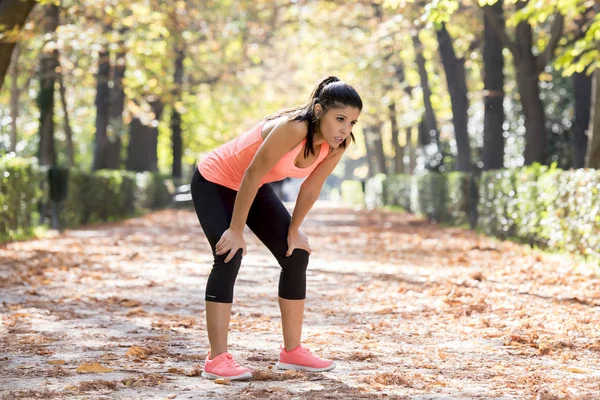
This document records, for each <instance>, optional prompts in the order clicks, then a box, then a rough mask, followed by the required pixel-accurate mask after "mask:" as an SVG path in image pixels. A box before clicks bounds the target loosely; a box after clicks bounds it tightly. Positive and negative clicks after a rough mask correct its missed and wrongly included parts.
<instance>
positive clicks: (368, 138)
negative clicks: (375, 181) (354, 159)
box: [363, 126, 377, 178]
mask: <svg viewBox="0 0 600 400" xmlns="http://www.w3.org/2000/svg"><path fill="white" fill-rule="evenodd" d="M363 135H364V137H365V150H366V153H367V154H366V157H367V167H368V168H369V171H368V172H367V177H369V178H370V177H372V176H374V175H375V174H376V173H377V171H376V170H375V168H376V167H375V162H374V159H375V155H374V153H375V152H374V151H373V143H372V134H371V127H369V126H365V128H364V129H363Z"/></svg>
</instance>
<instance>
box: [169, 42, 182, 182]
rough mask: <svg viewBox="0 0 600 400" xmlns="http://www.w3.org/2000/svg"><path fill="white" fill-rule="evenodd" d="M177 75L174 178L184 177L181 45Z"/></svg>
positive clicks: (173, 118)
mask: <svg viewBox="0 0 600 400" xmlns="http://www.w3.org/2000/svg"><path fill="white" fill-rule="evenodd" d="M175 54H176V57H175V73H174V77H173V81H174V85H175V86H174V89H173V111H172V114H171V133H172V145H173V167H172V173H173V177H174V178H181V176H182V165H181V161H182V156H183V139H182V135H181V113H180V112H179V104H180V102H181V95H182V86H183V61H184V59H185V51H184V49H183V47H182V46H181V45H180V46H178V48H177V49H176V50H175Z"/></svg>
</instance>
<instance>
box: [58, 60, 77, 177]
mask: <svg viewBox="0 0 600 400" xmlns="http://www.w3.org/2000/svg"><path fill="white" fill-rule="evenodd" d="M58 80H59V85H60V86H59V90H60V100H61V103H62V107H63V114H64V115H65V136H66V137H67V160H68V165H69V167H72V166H73V165H75V161H74V158H75V157H74V151H73V131H72V130H71V123H70V122H69V110H68V107H67V96H66V93H65V92H66V90H65V85H64V79H63V74H62V72H60V73H58Z"/></svg>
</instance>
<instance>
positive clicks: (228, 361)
mask: <svg viewBox="0 0 600 400" xmlns="http://www.w3.org/2000/svg"><path fill="white" fill-rule="evenodd" d="M209 358H210V352H208V356H206V361H205V362H204V371H203V372H202V376H203V377H204V378H208V379H218V378H226V379H231V380H240V379H250V378H252V371H251V370H249V369H248V368H244V367H242V366H240V364H238V363H237V362H235V360H234V359H233V355H231V354H230V353H222V354H219V355H218V356H216V357H215V358H213V359H212V360H210V359H209Z"/></svg>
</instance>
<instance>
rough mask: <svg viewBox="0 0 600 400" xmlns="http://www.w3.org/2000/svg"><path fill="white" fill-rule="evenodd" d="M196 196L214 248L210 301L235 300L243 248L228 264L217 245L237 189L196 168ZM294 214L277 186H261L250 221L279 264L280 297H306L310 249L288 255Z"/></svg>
mask: <svg viewBox="0 0 600 400" xmlns="http://www.w3.org/2000/svg"><path fill="white" fill-rule="evenodd" d="M191 191H192V199H193V201H194V207H195V208H196V214H197V215H198V220H200V225H201V226H202V230H203V231H204V233H205V235H206V238H207V239H208V242H209V243H210V246H211V248H212V251H213V257H214V263H213V268H212V270H211V271H210V275H209V277H208V282H207V283H206V295H205V299H206V301H214V302H218V303H232V302H233V286H234V284H235V279H236V277H237V274H238V271H239V269H240V265H241V263H242V250H238V252H237V253H236V255H235V256H234V257H233V258H232V259H231V260H230V261H229V262H228V263H227V264H226V263H225V258H227V253H226V254H223V255H220V256H218V255H217V254H216V251H215V247H216V245H217V243H218V242H219V240H220V239H221V236H222V235H223V232H225V231H226V230H227V229H228V228H229V225H230V223H231V217H232V215H233V205H234V204H235V197H236V195H237V192H236V191H235V190H232V189H229V188H227V187H225V186H222V185H218V184H216V183H212V182H209V181H207V180H206V179H205V178H204V177H203V176H202V175H201V174H200V172H199V171H198V169H196V172H195V173H194V176H193V178H192V184H191ZM290 221H291V216H290V213H289V212H288V211H287V209H286V208H285V206H284V205H283V203H282V202H281V200H279V198H278V197H277V195H276V194H275V192H274V191H273V188H271V186H270V185H268V184H266V185H263V186H261V188H260V189H259V190H258V193H257V194H256V198H255V199H254V202H253V203H252V206H251V207H250V211H249V213H248V219H247V220H246V224H247V225H248V227H249V228H250V229H251V230H252V232H254V234H255V235H256V236H257V237H258V238H259V239H260V240H261V241H262V242H263V243H264V244H265V245H266V246H267V248H268V249H269V250H270V251H271V253H273V255H274V256H275V258H276V259H277V261H278V262H279V265H280V266H281V274H280V275H279V297H282V298H284V299H289V300H302V299H304V298H305V297H306V268H307V266H308V258H309V255H308V252H307V251H305V250H301V249H295V250H294V252H293V253H292V255H291V256H290V257H286V256H285V253H286V252H287V248H288V246H287V233H288V228H289V226H290Z"/></svg>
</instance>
